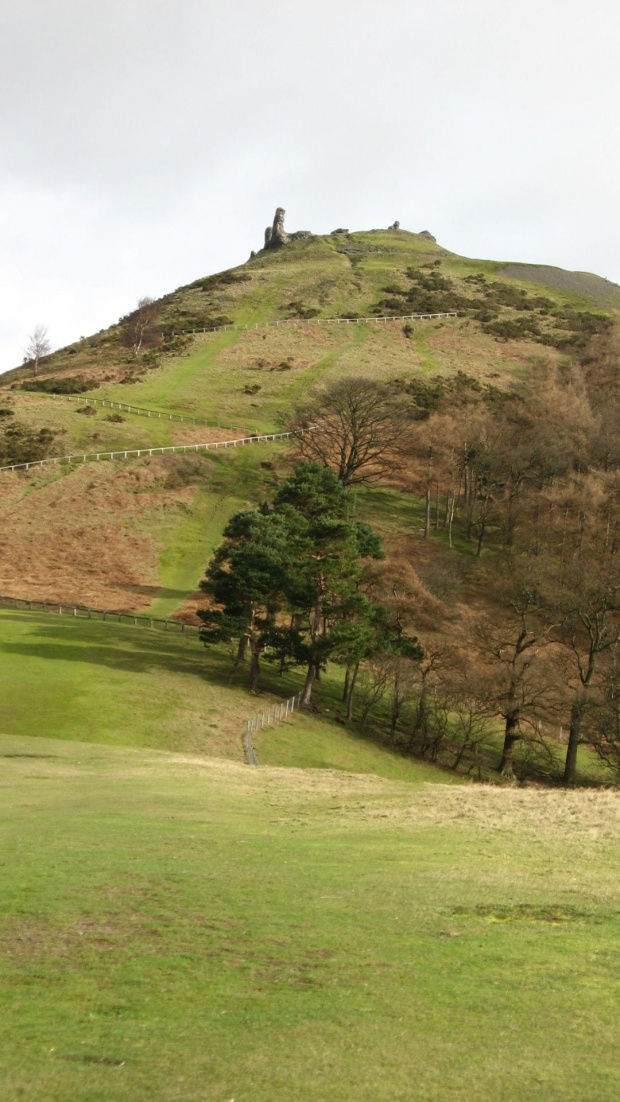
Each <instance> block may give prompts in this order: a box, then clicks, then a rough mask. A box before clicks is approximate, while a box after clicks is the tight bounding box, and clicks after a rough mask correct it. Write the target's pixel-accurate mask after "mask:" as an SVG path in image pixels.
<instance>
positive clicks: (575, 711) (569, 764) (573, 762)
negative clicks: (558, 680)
mask: <svg viewBox="0 0 620 1102" xmlns="http://www.w3.org/2000/svg"><path fill="white" fill-rule="evenodd" d="M584 710H585V701H584V700H583V699H582V700H576V701H575V703H574V704H573V706H572V708H571V713H570V729H569V732H568V746H567V747H566V761H565V763H564V777H563V780H564V784H574V783H575V780H576V777H577V750H578V749H579V742H580V735H581V721H582V719H583V713H584Z"/></svg>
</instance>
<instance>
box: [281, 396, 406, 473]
mask: <svg viewBox="0 0 620 1102" xmlns="http://www.w3.org/2000/svg"><path fill="white" fill-rule="evenodd" d="M408 423H409V418H408V416H407V412H406V408H405V407H404V405H403V398H402V396H398V395H396V394H395V393H393V392H392V391H390V390H388V388H386V387H383V386H381V385H380V384H379V383H375V382H373V381H372V380H370V379H364V378H351V379H342V380H340V381H339V382H336V383H333V384H332V385H331V386H330V387H328V388H327V389H325V390H324V391H323V392H322V393H321V394H320V395H318V396H317V397H316V398H314V400H312V401H310V402H309V403H307V404H306V405H304V406H300V407H299V408H298V409H297V410H296V413H295V417H294V419H293V423H292V426H291V427H292V429H293V430H297V431H299V430H302V429H304V430H305V429H309V428H312V431H311V432H304V433H303V434H301V433H300V435H299V437H298V440H297V446H298V449H299V452H300V454H301V455H302V456H303V457H304V458H305V459H308V460H311V461H313V462H317V463H322V464H324V465H325V466H326V467H329V468H330V469H331V470H333V471H335V472H336V474H337V476H338V478H339V479H340V481H341V482H342V484H343V486H346V487H349V486H356V485H360V484H361V483H364V482H375V481H377V480H379V479H381V478H383V477H384V476H385V475H386V474H387V473H388V472H389V471H390V470H392V469H393V467H394V466H395V464H396V461H397V448H398V444H399V443H400V441H401V440H402V437H403V435H404V433H405V431H406V429H407V426H408Z"/></svg>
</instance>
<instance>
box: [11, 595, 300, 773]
mask: <svg viewBox="0 0 620 1102" xmlns="http://www.w3.org/2000/svg"><path fill="white" fill-rule="evenodd" d="M0 608H14V609H16V610H17V611H22V612H45V613H52V614H53V615H56V616H69V617H70V618H71V619H72V620H91V621H92V620H95V622H98V623H104V624H124V625H125V626H127V625H129V626H131V627H138V626H139V625H144V627H145V628H147V629H158V628H160V627H161V625H163V630H164V631H173V633H176V634H177V635H187V636H189V637H190V638H194V639H198V638H199V635H200V632H201V630H202V628H200V627H198V626H196V624H184V623H182V622H181V621H180V620H166V619H162V618H161V617H158V616H137V615H135V614H134V613H133V612H114V611H110V610H109V609H103V608H88V607H87V606H86V605H72V604H66V603H63V602H61V601H37V600H34V601H32V600H28V599H26V598H24V597H4V596H0ZM301 698H302V693H301V692H299V693H296V694H295V696H290V697H288V699H287V700H282V701H280V702H278V703H277V704H272V705H270V706H269V707H268V708H267V710H266V711H263V712H257V713H256V715H254V716H252V718H251V719H248V720H247V722H246V725H245V731H244V734H243V745H244V749H245V753H246V757H247V759H248V764H249V765H258V760H257V757H256V752H255V750H254V746H253V745H252V731H258V730H262V729H263V728H264V727H271V726H272V725H273V724H274V723H280V722H281V721H282V720H284V719H287V718H288V716H290V715H292V714H293V712H295V711H298V710H299V708H300V707H301Z"/></svg>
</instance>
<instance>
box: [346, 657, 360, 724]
mask: <svg viewBox="0 0 620 1102" xmlns="http://www.w3.org/2000/svg"><path fill="white" fill-rule="evenodd" d="M359 668H360V664H359V662H358V663H357V664H356V666H355V669H354V670H353V677H352V678H351V686H350V688H349V699H348V701H347V719H353V694H354V693H355V682H356V681H357V674H358V671H359Z"/></svg>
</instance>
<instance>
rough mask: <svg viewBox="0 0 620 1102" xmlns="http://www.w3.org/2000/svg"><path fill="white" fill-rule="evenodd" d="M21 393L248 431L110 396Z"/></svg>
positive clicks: (155, 418)
mask: <svg viewBox="0 0 620 1102" xmlns="http://www.w3.org/2000/svg"><path fill="white" fill-rule="evenodd" d="M20 394H35V395H36V396H37V397H38V398H54V399H60V400H61V401H63V402H84V404H85V405H87V406H95V407H96V406H102V407H103V408H105V409H118V410H124V411H125V413H135V414H138V415H139V416H140V417H152V418H153V420H160V421H176V422H182V423H184V424H186V425H206V426H207V427H209V426H210V427H211V428H214V429H230V430H231V432H248V429H247V428H242V426H241V425H226V424H224V422H223V421H220V420H219V419H218V418H214V419H213V420H208V419H207V418H206V417H194V416H193V415H192V414H191V413H163V412H162V411H161V410H159V409H147V408H146V407H145V406H132V405H130V404H128V403H127V402H113V401H112V400H111V399H110V398H87V397H86V396H85V395H84V394H56V392H55V391H49V390H31V389H30V388H25V387H24V388H22V389H20Z"/></svg>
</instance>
